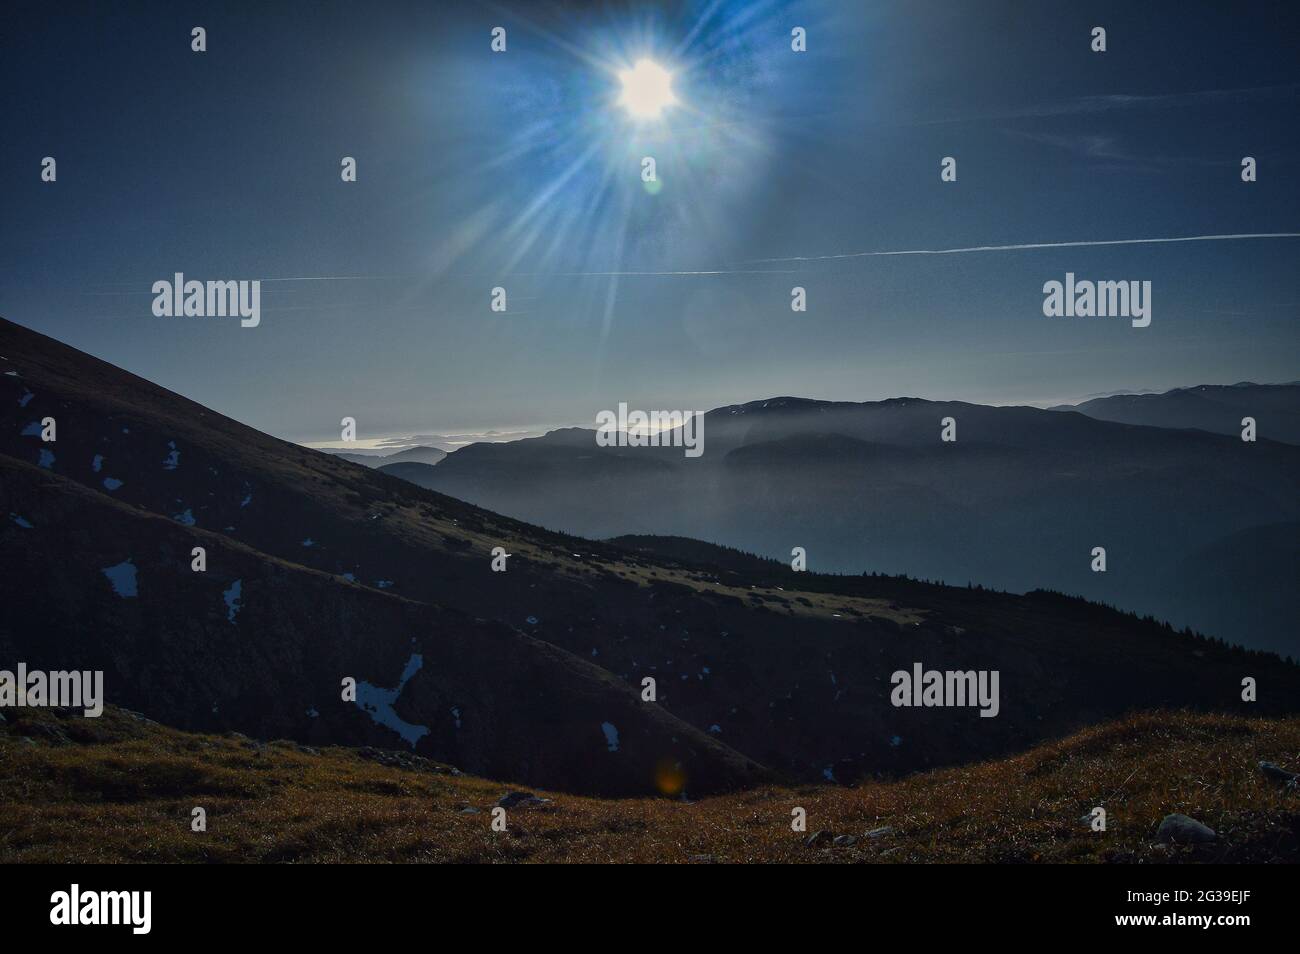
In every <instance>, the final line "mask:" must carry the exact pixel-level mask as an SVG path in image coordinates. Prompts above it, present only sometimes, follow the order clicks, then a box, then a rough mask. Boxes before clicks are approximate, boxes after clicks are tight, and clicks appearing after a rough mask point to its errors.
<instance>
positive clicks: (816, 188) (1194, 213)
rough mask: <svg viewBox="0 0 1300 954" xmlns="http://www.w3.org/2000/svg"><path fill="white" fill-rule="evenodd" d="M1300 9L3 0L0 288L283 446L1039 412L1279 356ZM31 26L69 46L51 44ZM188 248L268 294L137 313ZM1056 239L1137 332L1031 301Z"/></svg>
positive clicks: (1298, 242) (1299, 78)
mask: <svg viewBox="0 0 1300 954" xmlns="http://www.w3.org/2000/svg"><path fill="white" fill-rule="evenodd" d="M25 14H26V15H25ZM1293 19H1294V17H1293V11H1289V10H1287V9H1286V8H1278V9H1265V10H1257V11H1254V12H1252V13H1251V14H1250V15H1243V14H1240V13H1239V12H1238V11H1234V10H1227V9H1225V10H1206V11H1202V12H1201V14H1200V15H1198V16H1197V17H1187V16H1184V15H1183V11H1182V9H1181V7H1179V6H1177V5H1174V4H1151V5H1144V6H1142V7H1141V8H1132V7H1131V6H1129V5H1124V4H1118V3H1115V4H1100V5H1095V6H1093V7H1092V8H1090V9H1088V10H1082V9H1080V10H1074V9H1066V10H1064V11H1062V10H1059V9H1049V7H1048V6H1047V5H1044V6H1043V7H1041V8H1040V7H1030V8H1026V7H1025V6H1024V5H1023V4H1017V3H1013V2H1010V0H997V2H991V3H988V4H981V5H961V6H957V5H953V4H948V3H931V4H928V5H927V4H917V3H882V4H879V5H871V6H870V7H867V6H866V5H848V4H839V3H829V2H792V3H783V4H778V3H772V2H758V3H748V4H741V3H739V2H732V0H726V2H715V0H708V2H706V0H698V2H694V0H685V2H682V3H678V4H673V5H663V4H639V3H619V4H606V3H596V2H577V0H575V2H568V3H562V4H556V5H548V6H541V5H538V4H509V3H507V4H503V5H480V4H476V3H471V2H461V3H452V4H447V5H441V6H440V7H439V8H438V9H437V10H429V9H426V8H423V7H422V6H420V5H418V4H413V3H412V4H394V5H392V6H389V7H385V8H383V9H378V10H374V11H368V13H367V16H366V17H355V16H353V15H352V9H351V7H345V6H342V5H335V4H329V3H326V4H324V5H323V7H322V8H321V12H320V15H318V16H311V17H299V16H296V15H295V14H294V13H293V12H292V11H289V10H276V9H271V10H214V11H211V12H210V13H208V12H205V13H203V14H201V15H199V16H198V20H196V19H195V15H194V14H191V13H188V12H183V11H179V10H177V11H172V10H164V11H162V12H157V11H145V10H135V9H120V10H114V11H113V12H112V14H111V15H107V14H106V15H104V16H103V17H85V16H81V15H79V14H77V13H76V12H74V11H72V10H69V9H63V8H57V9H49V10H46V9H42V8H32V9H31V10H27V8H24V7H22V6H20V7H19V9H18V10H17V11H15V13H14V17H13V23H14V25H15V27H16V30H17V34H18V35H23V36H24V37H25V42H24V43H23V44H22V46H21V47H19V48H10V49H8V50H7V54H8V55H7V56H6V57H5V58H4V62H3V63H0V72H3V73H4V75H5V77H6V78H7V79H9V82H8V83H5V84H4V89H5V90H7V92H5V93H2V94H0V96H4V98H5V104H6V115H8V116H10V117H11V122H10V123H9V124H8V125H9V137H8V141H7V146H8V148H7V149H6V150H5V151H4V153H3V155H0V182H3V183H4V185H3V190H4V193H3V196H0V200H2V201H3V204H4V208H5V215H4V219H3V222H2V223H0V258H2V259H3V261H4V264H5V266H6V267H5V269H4V272H5V280H4V282H3V284H0V314H4V315H6V316H8V317H10V318H12V319H13V320H15V321H18V322H19V323H21V324H24V325H27V326H29V327H33V328H35V329H36V330H38V331H42V332H44V333H47V334H50V335H52V336H54V337H56V338H58V339H60V340H62V341H66V342H68V343H69V344H71V345H73V346H75V347H78V348H81V349H83V350H86V351H88V352H90V353H92V354H95V355H97V356H100V357H103V358H105V359H106V360H109V361H111V362H113V363H114V364H118V365H121V366H123V367H127V368H129V369H130V370H131V371H133V372H134V373H137V374H140V375H141V376H143V377H146V378H148V379H149V380H152V381H155V382H157V383H159V384H161V385H163V386H165V387H168V388H171V389H172V390H175V391H178V392H180V393H183V394H186V395H187V396H189V397H191V398H193V399H195V400H197V401H199V402H201V403H203V404H206V405H209V406H211V407H214V408H216V409H219V410H221V411H222V412H223V413H225V414H228V415H230V416H232V417H234V418H237V419H238V420H241V421H243V422H245V423H248V424H250V425H252V426H254V427H257V428H258V429H260V430H263V431H266V432H268V433H272V434H276V435H280V436H284V437H286V438H288V439H291V440H296V441H327V440H330V439H331V438H332V437H333V436H334V435H337V433H338V427H339V425H338V422H339V420H340V419H341V418H342V417H344V416H348V417H352V418H355V419H356V420H357V422H358V431H357V436H358V438H360V439H363V440H364V439H373V438H375V437H377V436H380V435H399V434H413V433H419V432H421V431H425V430H431V429H438V430H443V429H450V428H453V427H454V428H455V429H458V430H467V431H474V432H481V431H485V430H488V429H492V428H498V429H501V428H514V427H520V426H524V427H533V426H538V425H539V422H566V421H570V422H575V421H576V422H580V421H585V420H589V419H590V418H591V417H592V415H593V414H594V413H595V412H596V411H597V410H599V409H604V408H610V407H614V406H616V405H617V403H618V402H620V401H627V402H628V403H629V404H630V405H632V406H638V407H647V408H655V407H659V408H692V409H708V408H712V407H718V406H722V405H726V404H732V403H737V402H740V401H744V400H751V399H762V398H764V397H765V396H772V395H782V394H788V395H799V396H809V397H819V398H824V399H829V400H875V399H884V398H888V397H894V396H899V395H911V396H924V397H929V398H936V399H938V398H949V399H959V400H965V401H971V402H977V403H985V404H1033V405H1050V404H1055V403H1071V402H1075V401H1078V400H1080V399H1082V398H1083V396H1084V395H1088V394H1095V393H1102V392H1110V391H1115V390H1120V389H1126V388H1136V389H1150V390H1157V391H1163V390H1168V389H1171V388H1174V387H1185V386H1193V385H1196V384H1201V383H1211V382H1237V381H1242V380H1252V381H1288V380H1295V379H1297V378H1300V349H1298V348H1297V344H1298V340H1297V336H1296V335H1295V332H1294V329H1295V323H1296V319H1297V317H1298V316H1300V277H1297V276H1298V275H1300V270H1298V269H1297V268H1296V262H1297V255H1298V253H1300V239H1298V238H1296V237H1295V236H1296V235H1297V233H1298V230H1300V175H1297V172H1298V171H1300V170H1297V156H1300V130H1298V129H1297V126H1296V124H1295V122H1294V116H1295V115H1296V113H1297V108H1298V107H1300V70H1298V69H1297V67H1296V63H1295V57H1294V51H1293V49H1292V48H1291V45H1290V44H1288V43H1286V42H1284V41H1283V40H1282V38H1283V37H1285V36H1287V35H1289V34H1291V33H1293V32H1294V31H1293V30H1292V29H1290V27H1293V26H1294V22H1293ZM199 20H201V21H202V23H201V25H202V26H203V27H204V29H205V30H206V31H207V49H206V51H205V52H203V53H201V54H200V53H195V52H193V51H192V50H191V48H190V31H191V28H192V27H194V25H195V23H197V22H198V21H199ZM1097 24H1100V25H1102V26H1104V27H1105V28H1106V29H1107V30H1108V48H1107V50H1106V51H1105V52H1104V53H1099V52H1094V51H1092V50H1091V49H1090V40H1089V33H1090V30H1091V29H1092V28H1093V27H1094V26H1095V25H1097ZM496 26H502V27H503V28H504V29H506V30H507V32H508V36H509V44H508V48H507V50H506V52H504V53H494V52H492V50H491V48H490V43H491V31H492V29H493V28H494V27H496ZM795 27H802V28H803V29H804V30H806V34H807V50H806V52H794V51H793V50H792V49H791V31H792V29H793V28H795ZM54 48H57V49H60V50H63V51H64V54H65V56H66V57H67V61H68V62H70V63H75V64H76V69H75V70H56V71H51V70H49V69H48V68H47V66H48V64H47V63H46V62H45V61H44V60H43V57H44V56H45V52H44V51H46V50H49V49H54ZM325 51H342V52H341V53H339V55H337V56H336V55H333V53H328V54H327V53H326V52H325ZM936 54H938V55H936ZM642 57H650V58H655V59H657V60H659V61H662V63H663V64H664V66H665V69H667V70H668V71H669V72H670V73H671V74H672V87H673V92H674V94H675V97H676V103H675V104H673V105H672V106H670V107H668V108H667V109H665V111H664V112H663V114H662V116H661V117H660V118H657V119H653V120H649V121H641V120H637V119H635V118H633V117H632V116H630V115H629V114H628V112H627V110H625V109H624V107H623V106H621V105H620V103H619V83H620V80H619V77H618V71H619V70H620V69H622V68H625V67H627V66H628V64H630V63H633V62H636V61H637V60H638V59H640V58H642ZM31 75H39V76H40V77H41V96H40V97H29V96H26V95H25V94H23V93H22V92H21V91H22V90H23V88H24V85H25V82H26V80H25V78H26V77H29V76H31ZM324 104H328V108H326V106H325V105H324ZM646 156H651V157H654V158H655V159H656V160H657V175H658V177H657V180H656V183H655V184H654V188H652V189H651V188H647V184H646V183H643V182H642V179H641V167H640V163H641V161H642V159H643V158H644V157H646ZM1247 156H1249V157H1252V158H1253V159H1255V160H1256V162H1257V164H1258V177H1257V180H1256V181H1253V182H1244V181H1242V177H1241V162H1242V158H1243V157H1247ZM42 157H53V158H55V159H57V162H58V175H57V180H56V181H54V182H47V181H42V178H41V163H42V161H43V160H42ZM343 157H352V158H354V159H355V161H356V169H357V177H356V181H352V182H347V181H342V178H341V175H340V163H341V160H342V159H343ZM945 157H952V158H954V159H955V160H956V180H955V181H942V180H941V160H943V159H944V158H945ZM1117 243H1118V244H1117ZM177 272H180V273H182V274H183V275H184V276H186V277H187V278H189V279H197V280H199V281H236V280H248V281H253V280H257V281H261V282H262V283H263V285H262V287H261V314H260V324H259V325H258V326H257V327H251V328H243V327H240V323H239V322H238V321H230V320H220V319H206V318H205V319H195V318H180V317H156V316H155V315H154V314H153V313H152V311H151V301H152V300H153V291H152V285H153V283H155V282H157V281H159V280H170V279H171V278H172V276H173V275H174V274H175V273H177ZM1067 273H1073V274H1075V275H1077V276H1078V277H1079V278H1080V279H1081V280H1090V281H1122V282H1127V281H1134V282H1150V283H1151V286H1150V287H1151V298H1150V302H1149V303H1150V305H1151V308H1152V317H1151V323H1150V325H1149V326H1147V327H1132V326H1130V323H1129V322H1128V321H1126V320H1114V319H1109V318H1108V319H1090V320H1083V321H1080V320H1077V319H1071V318H1064V317H1051V318H1049V317H1045V316H1044V311H1043V308H1044V284H1045V283H1046V282H1049V281H1060V280H1062V279H1064V278H1065V276H1066V275H1067ZM795 286H798V287H802V288H804V289H806V299H807V310H806V311H803V312H795V311H792V307H791V303H792V291H791V290H792V288H794V287H795ZM497 287H501V288H504V289H505V290H506V291H507V292H508V307H507V310H506V311H504V312H494V311H492V310H491V307H490V299H491V294H492V289H494V288H497ZM521 422H522V423H521Z"/></svg>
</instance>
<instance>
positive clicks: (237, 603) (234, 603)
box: [221, 579, 244, 623]
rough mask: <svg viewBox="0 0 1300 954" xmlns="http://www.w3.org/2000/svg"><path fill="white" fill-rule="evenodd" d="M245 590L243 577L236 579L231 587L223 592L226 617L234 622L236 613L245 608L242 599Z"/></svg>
mask: <svg viewBox="0 0 1300 954" xmlns="http://www.w3.org/2000/svg"><path fill="white" fill-rule="evenodd" d="M243 591H244V581H243V580H242V579H241V580H235V582H234V583H231V584H230V589H228V590H226V592H224V593H222V594H221V596H222V598H223V599H224V600H225V601H226V619H228V620H230V622H232V623H233V622H234V621H235V614H236V613H238V612H239V611H240V610H241V609H243V608H244V604H243V602H242V599H241V594H242V593H243Z"/></svg>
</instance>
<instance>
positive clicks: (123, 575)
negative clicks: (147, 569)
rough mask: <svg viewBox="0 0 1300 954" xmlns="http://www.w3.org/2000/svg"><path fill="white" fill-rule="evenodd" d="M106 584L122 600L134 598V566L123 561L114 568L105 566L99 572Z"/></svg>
mask: <svg viewBox="0 0 1300 954" xmlns="http://www.w3.org/2000/svg"><path fill="white" fill-rule="evenodd" d="M100 572H101V573H103V574H104V575H105V576H106V577H108V582H109V583H110V584H112V586H113V592H114V593H116V594H117V595H118V596H120V597H122V599H127V598H128V597H132V596H136V595H137V594H138V592H139V591H138V590H137V589H136V585H135V564H134V563H132V562H131V561H130V560H123V561H122V562H121V563H119V564H117V565H116V566H106V567H104V568H103V569H102V570H101V571H100Z"/></svg>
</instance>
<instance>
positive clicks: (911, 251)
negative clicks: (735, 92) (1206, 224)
mask: <svg viewBox="0 0 1300 954" xmlns="http://www.w3.org/2000/svg"><path fill="white" fill-rule="evenodd" d="M1294 238H1300V232H1241V233H1236V234H1231V235H1179V236H1174V237H1172V238H1135V239H1091V240H1088V241H1082V242H1021V243H1018V244H1015V245H971V246H967V247H965V248H908V249H892V250H885V251H876V252H840V253H839V254H836V255H794V256H790V257H788V258H753V259H749V260H748V261H744V262H736V263H734V264H733V265H729V266H726V267H724V268H713V269H700V270H691V271H688V270H682V271H641V272H638V271H622V272H620V271H612V272H559V273H558V275H559V276H561V277H567V278H656V277H662V276H670V275H681V276H691V275H784V274H797V273H798V270H797V269H776V268H744V267H742V266H746V265H769V264H770V265H777V264H792V263H796V262H829V261H836V260H840V259H848V258H878V257H881V256H886V255H962V254H966V253H969V252H1019V251H1027V250H1032V249H1036V248H1094V247H1098V246H1104V245H1165V244H1170V243H1174V242H1232V241H1241V240H1244V239H1294ZM519 274H529V275H532V274H539V273H533V272H521V273H519Z"/></svg>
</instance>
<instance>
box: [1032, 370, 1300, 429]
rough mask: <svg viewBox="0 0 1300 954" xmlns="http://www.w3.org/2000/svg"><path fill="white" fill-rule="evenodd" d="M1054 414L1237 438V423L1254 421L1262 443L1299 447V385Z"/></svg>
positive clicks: (1106, 401) (1101, 404)
mask: <svg viewBox="0 0 1300 954" xmlns="http://www.w3.org/2000/svg"><path fill="white" fill-rule="evenodd" d="M1052 410H1054V411H1078V412H1079V413H1080V414H1087V415H1088V416H1089V417H1095V418H1097V419H1098V420H1100V421H1117V422H1118V423H1121V424H1147V425H1150V426H1152V427H1176V428H1195V429H1197V430H1202V431H1209V432H1210V433H1212V434H1231V435H1233V436H1236V435H1239V434H1240V433H1241V430H1242V423H1241V421H1242V418H1244V417H1251V418H1254V419H1255V422H1256V425H1257V427H1258V429H1259V434H1260V436H1261V437H1266V438H1268V439H1269V440H1273V441H1283V442H1284V443H1287V444H1300V383H1296V382H1292V383H1290V384H1252V383H1251V382H1249V381H1243V382H1242V383H1240V384H1229V385H1213V384H1203V385H1200V386H1199V387H1194V388H1175V389H1174V390H1172V391H1165V392H1164V393H1162V394H1114V395H1108V396H1106V397H1100V398H1094V399H1093V400H1091V401H1084V402H1083V403H1081V404H1061V405H1057V406H1056V407H1054V408H1052Z"/></svg>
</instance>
